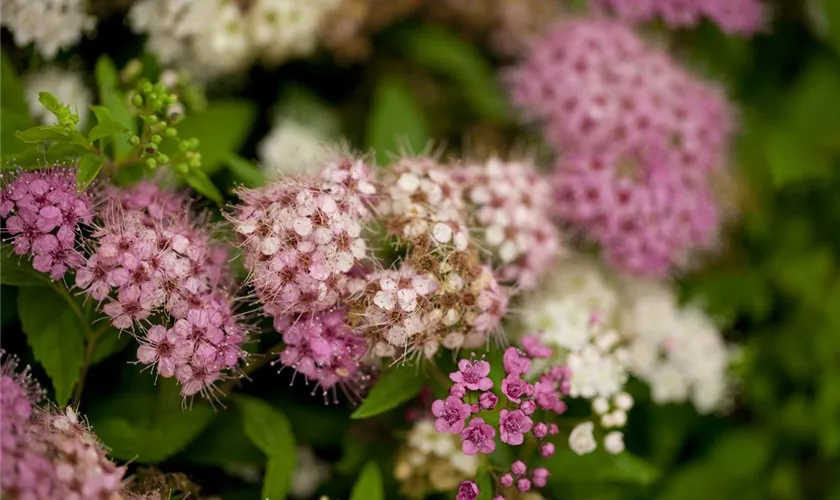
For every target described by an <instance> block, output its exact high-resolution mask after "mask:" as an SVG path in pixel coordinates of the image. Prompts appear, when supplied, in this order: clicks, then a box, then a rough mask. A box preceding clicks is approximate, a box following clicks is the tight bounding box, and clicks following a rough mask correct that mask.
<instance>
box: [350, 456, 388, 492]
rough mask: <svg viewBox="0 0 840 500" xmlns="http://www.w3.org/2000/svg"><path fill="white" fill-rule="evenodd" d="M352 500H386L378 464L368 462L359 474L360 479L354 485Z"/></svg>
mask: <svg viewBox="0 0 840 500" xmlns="http://www.w3.org/2000/svg"><path fill="white" fill-rule="evenodd" d="M350 500H385V492H384V491H383V488H382V473H381V472H379V467H378V466H377V465H376V462H368V463H366V464H365V466H364V468H363V469H362V473H361V474H359V479H358V480H357V481H356V484H355V485H353V491H352V492H351V493H350Z"/></svg>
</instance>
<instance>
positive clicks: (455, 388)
mask: <svg viewBox="0 0 840 500" xmlns="http://www.w3.org/2000/svg"><path fill="white" fill-rule="evenodd" d="M449 394H451V395H453V396H455V397H457V398H461V399H463V397H464V396H465V395H466V394H467V388H466V387H464V384H452V387H450V388H449Z"/></svg>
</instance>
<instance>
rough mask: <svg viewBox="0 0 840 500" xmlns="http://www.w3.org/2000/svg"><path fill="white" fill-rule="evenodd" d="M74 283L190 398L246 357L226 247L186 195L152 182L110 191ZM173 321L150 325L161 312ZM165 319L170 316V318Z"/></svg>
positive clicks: (144, 360)
mask: <svg viewBox="0 0 840 500" xmlns="http://www.w3.org/2000/svg"><path fill="white" fill-rule="evenodd" d="M108 195H109V196H108V202H107V208H106V209H105V211H104V215H103V220H102V224H101V227H99V228H98V229H97V230H96V231H94V233H93V234H92V236H93V241H94V244H93V251H92V253H91V255H90V257H89V258H88V260H87V262H86V264H85V265H84V266H83V267H81V268H79V270H78V271H77V272H76V286H77V287H79V288H81V289H83V290H84V291H85V293H86V294H87V295H88V296H89V297H90V298H92V299H93V300H96V301H99V302H104V305H103V306H102V311H103V312H104V313H105V314H106V315H107V316H108V317H109V318H110V320H111V324H112V325H113V326H114V327H116V328H117V329H120V330H129V331H131V332H132V334H134V335H135V336H136V337H137V339H138V340H139V341H140V344H141V345H140V347H139V348H138V351H137V357H138V359H139V360H140V362H141V363H143V364H147V365H151V366H153V367H154V368H155V372H156V373H157V374H158V375H160V376H162V377H173V376H174V377H175V378H176V379H177V380H178V381H179V382H180V383H181V388H182V392H183V394H184V395H185V396H192V395H194V394H196V393H202V394H208V391H209V389H210V386H211V385H212V384H213V383H214V382H215V381H216V380H218V379H219V378H221V377H222V372H223V371H226V370H232V369H235V368H236V367H237V365H238V364H239V361H240V360H241V359H242V357H243V356H244V352H243V351H242V350H241V348H240V345H241V344H242V343H243V342H244V340H245V336H246V332H245V329H244V327H243V325H241V324H240V323H239V322H238V320H237V318H236V315H235V313H234V304H233V297H232V296H231V295H230V293H229V292H228V290H227V289H226V286H227V285H228V284H229V283H230V280H231V278H230V276H229V273H228V271H227V267H226V262H227V260H228V257H227V250H226V249H225V248H224V247H223V246H221V245H219V244H218V243H216V242H214V241H213V240H212V238H211V237H210V234H208V231H207V228H206V227H203V226H201V225H197V224H195V223H194V222H193V221H192V220H191V217H190V213H189V210H188V207H187V206H186V201H185V199H184V198H182V197H180V196H179V195H176V194H173V193H167V192H164V191H161V190H160V189H159V188H157V187H156V186H154V185H151V184H140V185H138V186H135V187H133V188H129V189H126V190H124V191H121V190H116V189H113V190H110V191H109V192H108ZM161 313H164V314H165V316H168V317H169V318H171V320H172V322H173V324H172V325H171V327H167V326H166V325H165V324H157V323H155V324H152V323H151V321H153V320H154V321H156V322H157V321H160V320H161V318H160V314H161ZM164 319H165V317H164Z"/></svg>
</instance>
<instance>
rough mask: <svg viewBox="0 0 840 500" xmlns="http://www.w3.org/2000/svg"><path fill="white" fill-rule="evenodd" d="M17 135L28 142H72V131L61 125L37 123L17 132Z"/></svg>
mask: <svg viewBox="0 0 840 500" xmlns="http://www.w3.org/2000/svg"><path fill="white" fill-rule="evenodd" d="M15 137H17V138H18V139H19V140H21V141H23V142H27V143H36V142H70V133H69V132H67V130H65V129H64V127H62V126H60V125H36V126H34V127H32V128H28V129H26V130H19V131H17V132H15Z"/></svg>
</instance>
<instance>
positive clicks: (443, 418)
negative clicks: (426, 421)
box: [432, 396, 472, 434]
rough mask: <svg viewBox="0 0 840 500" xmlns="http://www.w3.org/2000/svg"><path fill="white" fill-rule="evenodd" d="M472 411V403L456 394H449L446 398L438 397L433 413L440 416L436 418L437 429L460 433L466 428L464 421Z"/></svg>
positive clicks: (433, 406) (433, 404)
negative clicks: (464, 400) (469, 403)
mask: <svg viewBox="0 0 840 500" xmlns="http://www.w3.org/2000/svg"><path fill="white" fill-rule="evenodd" d="M471 411H472V409H471V408H470V405H468V404H466V403H464V402H463V401H461V400H460V399H459V398H457V397H455V396H449V397H448V398H446V400H441V399H438V400H437V401H435V402H434V403H432V415H434V416H436V417H438V418H437V420H435V430H437V431H438V432H451V433H452V434H458V433H460V432H461V431H462V430H464V422H465V420H466V419H467V417H469V416H470V413H471Z"/></svg>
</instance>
